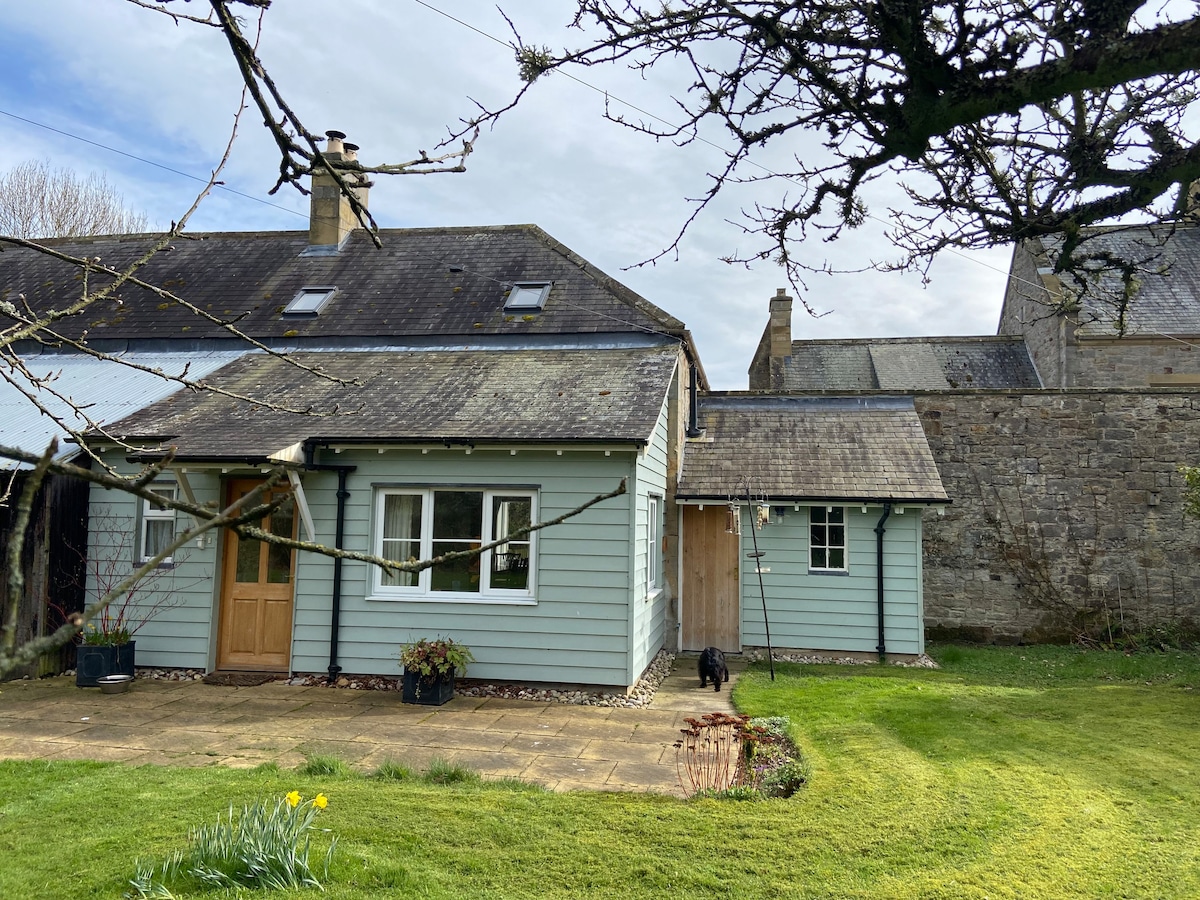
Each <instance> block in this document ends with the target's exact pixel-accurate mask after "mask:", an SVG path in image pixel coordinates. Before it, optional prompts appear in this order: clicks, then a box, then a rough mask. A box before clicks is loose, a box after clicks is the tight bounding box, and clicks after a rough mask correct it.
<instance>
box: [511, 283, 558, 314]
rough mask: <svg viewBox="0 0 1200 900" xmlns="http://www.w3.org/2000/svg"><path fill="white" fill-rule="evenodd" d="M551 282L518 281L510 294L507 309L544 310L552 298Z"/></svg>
mask: <svg viewBox="0 0 1200 900" xmlns="http://www.w3.org/2000/svg"><path fill="white" fill-rule="evenodd" d="M552 284H553V282H551V281H518V282H516V283H515V284H514V285H513V286H512V289H511V290H510V291H509V292H508V298H507V299H506V300H505V301H504V308H505V309H542V308H543V307H545V305H546V298H547V297H548V296H550V286H551V285H552Z"/></svg>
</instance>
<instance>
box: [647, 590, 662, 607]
mask: <svg viewBox="0 0 1200 900" xmlns="http://www.w3.org/2000/svg"><path fill="white" fill-rule="evenodd" d="M662 595H663V589H662V588H660V587H656V588H655V589H654V590H652V591H649V592H647V594H646V602H647V603H653V602H654V601H655V600H657V599H658V598H659V597H661V596H662Z"/></svg>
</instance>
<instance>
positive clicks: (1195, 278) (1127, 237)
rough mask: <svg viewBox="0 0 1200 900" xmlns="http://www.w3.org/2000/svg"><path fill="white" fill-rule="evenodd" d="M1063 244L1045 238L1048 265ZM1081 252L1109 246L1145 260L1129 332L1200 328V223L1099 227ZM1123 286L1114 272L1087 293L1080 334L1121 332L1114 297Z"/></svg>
mask: <svg viewBox="0 0 1200 900" xmlns="http://www.w3.org/2000/svg"><path fill="white" fill-rule="evenodd" d="M1060 245H1061V244H1060V241H1058V240H1056V239H1054V238H1041V249H1043V250H1044V251H1045V257H1044V259H1045V261H1046V263H1047V265H1048V266H1049V265H1052V264H1053V261H1054V258H1055V251H1056V249H1057V247H1058V246H1060ZM1031 249H1032V250H1033V252H1034V253H1035V255H1037V252H1038V249H1039V247H1038V244H1037V243H1036V242H1031ZM1081 252H1083V253H1085V254H1087V253H1096V252H1108V253H1112V254H1113V255H1114V256H1116V257H1118V258H1120V259H1124V260H1129V261H1131V262H1137V263H1139V268H1140V269H1141V271H1139V273H1138V275H1137V279H1138V282H1139V286H1138V289H1137V293H1136V294H1135V295H1134V299H1133V303H1132V305H1131V307H1130V310H1129V313H1128V316H1127V321H1128V325H1127V328H1126V333H1127V334H1147V335H1153V334H1159V333H1161V334H1193V335H1194V334H1200V225H1196V224H1188V223H1178V224H1176V225H1174V226H1170V225H1133V226H1122V227H1117V228H1097V229H1094V230H1093V231H1092V234H1091V236H1089V237H1088V239H1087V240H1086V241H1085V242H1084V243H1083V245H1082V248H1081ZM1062 283H1063V285H1064V287H1066V288H1068V289H1069V288H1070V286H1071V280H1070V278H1069V277H1068V278H1064V279H1063V280H1062ZM1122 290H1123V287H1122V285H1121V280H1120V278H1119V277H1118V276H1117V275H1116V274H1115V273H1111V272H1109V273H1105V274H1104V275H1103V276H1102V277H1101V279H1100V283H1099V285H1098V287H1097V288H1094V289H1089V291H1087V292H1086V293H1084V294H1083V297H1082V307H1083V308H1082V309H1081V310H1080V313H1079V321H1080V323H1081V327H1080V328H1079V330H1078V332H1077V334H1080V335H1095V336H1108V335H1113V334H1115V333H1116V329H1115V326H1114V321H1113V319H1114V313H1113V308H1112V306H1111V298H1112V297H1114V296H1119V295H1120V294H1121V292H1122ZM1106 297H1108V298H1109V299H1108V300H1107V301H1106V299H1105V298H1106Z"/></svg>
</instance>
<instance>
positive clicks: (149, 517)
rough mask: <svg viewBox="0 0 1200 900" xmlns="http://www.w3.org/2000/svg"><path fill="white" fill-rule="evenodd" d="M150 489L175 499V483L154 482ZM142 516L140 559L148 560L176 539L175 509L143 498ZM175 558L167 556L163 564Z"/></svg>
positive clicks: (162, 495)
mask: <svg viewBox="0 0 1200 900" xmlns="http://www.w3.org/2000/svg"><path fill="white" fill-rule="evenodd" d="M150 490H151V491H153V492H154V493H155V494H158V496H160V497H165V498H166V499H167V500H174V499H175V485H173V484H152V485H150ZM141 513H142V517H141V523H140V525H139V529H138V530H139V534H138V560H139V561H140V562H146V561H147V560H149V559H153V558H154V557H155V556H158V554H159V553H161V552H162V551H163V550H164V549H165V548H166V546H167V545H168V544H170V543H171V541H173V540H174V539H175V510H174V509H172V508H171V507H169V506H163V505H162V504H160V503H155V502H154V501H153V500H142V510H141ZM173 562H174V560H173V559H172V558H171V557H169V556H168V557H166V558H164V559H163V560H162V564H163V565H170V564H171V563H173Z"/></svg>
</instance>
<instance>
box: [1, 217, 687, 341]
mask: <svg viewBox="0 0 1200 900" xmlns="http://www.w3.org/2000/svg"><path fill="white" fill-rule="evenodd" d="M380 236H381V238H382V241H383V249H381V250H380V249H376V248H375V247H374V246H373V245H372V244H371V242H370V241H369V240H368V238H367V237H366V234H365V233H364V232H363V231H361V230H359V231H355V232H353V233H352V234H351V235H350V237H349V239H348V241H347V243H346V245H345V247H344V248H343V249H342V250H341V251H340V252H339V253H336V254H333V255H324V256H322V255H317V256H302V255H301V254H302V252H303V251H304V250H305V249H306V248H307V247H308V233H307V232H295V231H288V232H278V231H277V232H258V233H256V232H230V233H220V234H198V235H192V236H188V237H185V238H180V239H179V240H177V241H175V242H174V244H173V245H172V246H171V247H170V249H167V250H163V251H161V252H159V253H158V254H156V255H155V256H154V257H153V258H152V259H151V260H150V261H149V263H148V264H147V265H146V266H145V267H144V268H143V269H142V270H141V271H139V273H138V276H139V277H140V278H142V279H143V280H145V281H147V282H149V283H151V284H155V285H159V286H161V287H163V288H165V289H167V290H170V291H174V292H176V293H178V294H179V295H181V296H182V297H183V298H184V299H186V300H187V301H189V302H191V303H193V304H195V305H196V306H197V307H199V308H200V309H201V310H204V311H205V312H207V313H209V314H211V315H214V316H217V317H220V318H222V319H233V318H237V327H238V328H239V329H241V330H242V331H243V332H245V333H246V334H249V335H251V336H253V337H255V338H258V339H260V340H263V341H266V342H270V343H280V342H285V341H286V342H290V343H293V344H299V345H303V344H304V343H305V341H306V340H308V339H313V340H316V339H319V340H320V341H321V342H322V343H324V344H326V345H329V344H330V343H331V342H336V341H339V340H340V341H341V342H342V343H343V345H344V346H347V347H353V346H361V345H363V344H364V343H366V344H369V343H371V342H374V343H375V344H376V345H378V344H380V343H381V342H382V340H383V339H386V338H388V337H406V338H419V337H422V336H427V335H439V336H444V335H497V334H505V335H537V334H564V333H576V334H578V333H589V332H622V331H624V332H642V333H644V332H646V331H652V332H668V333H670V334H672V335H675V336H682V335H683V334H684V325H683V323H682V322H680V321H679V320H678V319H675V318H674V317H672V316H670V315H668V314H667V313H665V312H663V311H662V310H661V309H659V308H658V307H656V306H654V305H653V304H652V303H650V302H649V301H647V300H646V299H644V298H643V297H641V296H640V295H638V294H637V293H635V292H634V291H632V290H630V289H629V288H627V287H625V286H624V285H622V284H620V283H619V282H617V281H616V280H614V279H613V278H611V277H610V276H608V275H606V274H605V273H603V272H601V271H600V270H599V269H597V268H596V267H595V266H593V265H592V264H591V263H589V262H587V261H586V260H584V259H583V258H582V257H580V256H578V255H577V254H575V253H573V252H572V251H571V250H569V249H568V248H566V247H565V246H563V245H562V244H560V243H559V242H558V241H556V240H554V239H553V238H552V237H550V236H549V235H548V234H546V233H545V232H544V231H542V230H541V229H540V228H538V227H537V226H534V225H506V226H481V227H464V228H411V229H385V230H383V231H381V233H380ZM45 243H47V244H48V245H50V246H52V247H54V248H55V249H57V250H59V251H61V252H63V253H66V254H70V255H72V256H79V257H97V256H98V257H100V259H101V261H102V262H103V263H104V264H105V265H109V266H117V267H119V266H122V265H125V264H126V263H128V262H129V261H131V260H133V259H135V258H137V257H138V256H139V255H140V254H141V253H143V252H144V250H145V248H146V247H147V246H149V244H150V238H149V237H148V236H146V235H141V236H129V235H126V236H106V237H96V238H76V239H57V240H50V241H46V242H45ZM0 250H2V252H0V299H3V298H5V297H9V298H15V297H16V296H17V295H18V294H25V296H26V297H27V299H28V301H29V302H30V303H31V304H33V305H34V307H35V308H38V309H43V308H47V307H50V306H54V305H60V304H61V303H62V302H63V301H64V300H65V299H68V298H73V297H75V296H77V295H78V292H79V285H80V280H79V275H78V271H77V270H76V269H74V268H72V267H69V266H66V265H64V264H63V263H60V262H57V261H55V260H53V259H51V258H49V257H47V256H45V255H41V254H37V253H34V252H33V251H30V250H25V249H21V248H13V247H4V246H3V245H0ZM526 280H529V281H553V287H552V288H551V290H550V294H549V297H548V298H547V301H546V305H545V309H544V311H542V312H536V311H530V310H521V311H519V312H515V313H514V312H508V313H506V312H505V311H504V300H505V291H506V289H507V287H508V286H510V285H511V284H512V283H513V282H515V281H526ZM98 283H99V281H98V276H95V275H93V276H92V285H93V286H95V285H96V284H98ZM306 286H308V287H317V286H322V287H324V286H331V287H336V288H337V293H336V294H335V295H334V296H333V298H332V299H331V300H330V301H329V302H328V304H327V305H326V306H325V307H324V308H323V309H322V310H321V311H320V313H319V314H318V315H307V316H296V315H284V314H283V312H282V310H283V308H284V307H285V306H286V305H287V304H288V303H289V302H290V301H291V300H292V299H293V297H295V296H296V294H297V293H298V292H299V291H300V289H301V288H303V287H306ZM119 295H120V298H121V301H122V302H121V303H120V304H119V305H118V304H117V303H116V302H115V301H112V300H109V301H105V302H103V303H101V304H99V305H98V306H97V307H96V308H95V309H93V310H89V311H88V313H87V314H86V315H84V316H81V317H79V318H77V319H71V320H69V321H68V322H65V323H60V326H61V327H62V328H63V329H64V330H66V331H67V332H68V333H69V334H70V335H71V336H77V335H78V334H79V333H80V332H81V331H82V330H83V329H85V328H86V329H87V331H88V338H89V340H90V341H93V342H95V341H97V340H102V339H113V340H118V341H120V340H129V339H133V338H138V339H154V338H162V339H181V338H194V339H208V338H219V337H228V333H227V332H226V331H224V330H223V329H222V328H221V327H220V326H218V325H214V324H212V323H210V322H208V321H206V320H205V319H203V318H202V317H200V316H198V315H197V314H195V313H193V312H190V311H189V310H187V309H185V308H183V307H181V306H179V305H177V304H174V303H171V302H170V301H169V300H164V299H163V298H162V297H160V296H157V295H155V294H153V293H151V292H149V291H147V290H144V289H142V288H138V287H136V286H129V285H126V286H123V287H122V288H121V289H120V291H119ZM239 317H240V318H239ZM2 321H3V320H2V319H0V322H2Z"/></svg>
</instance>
